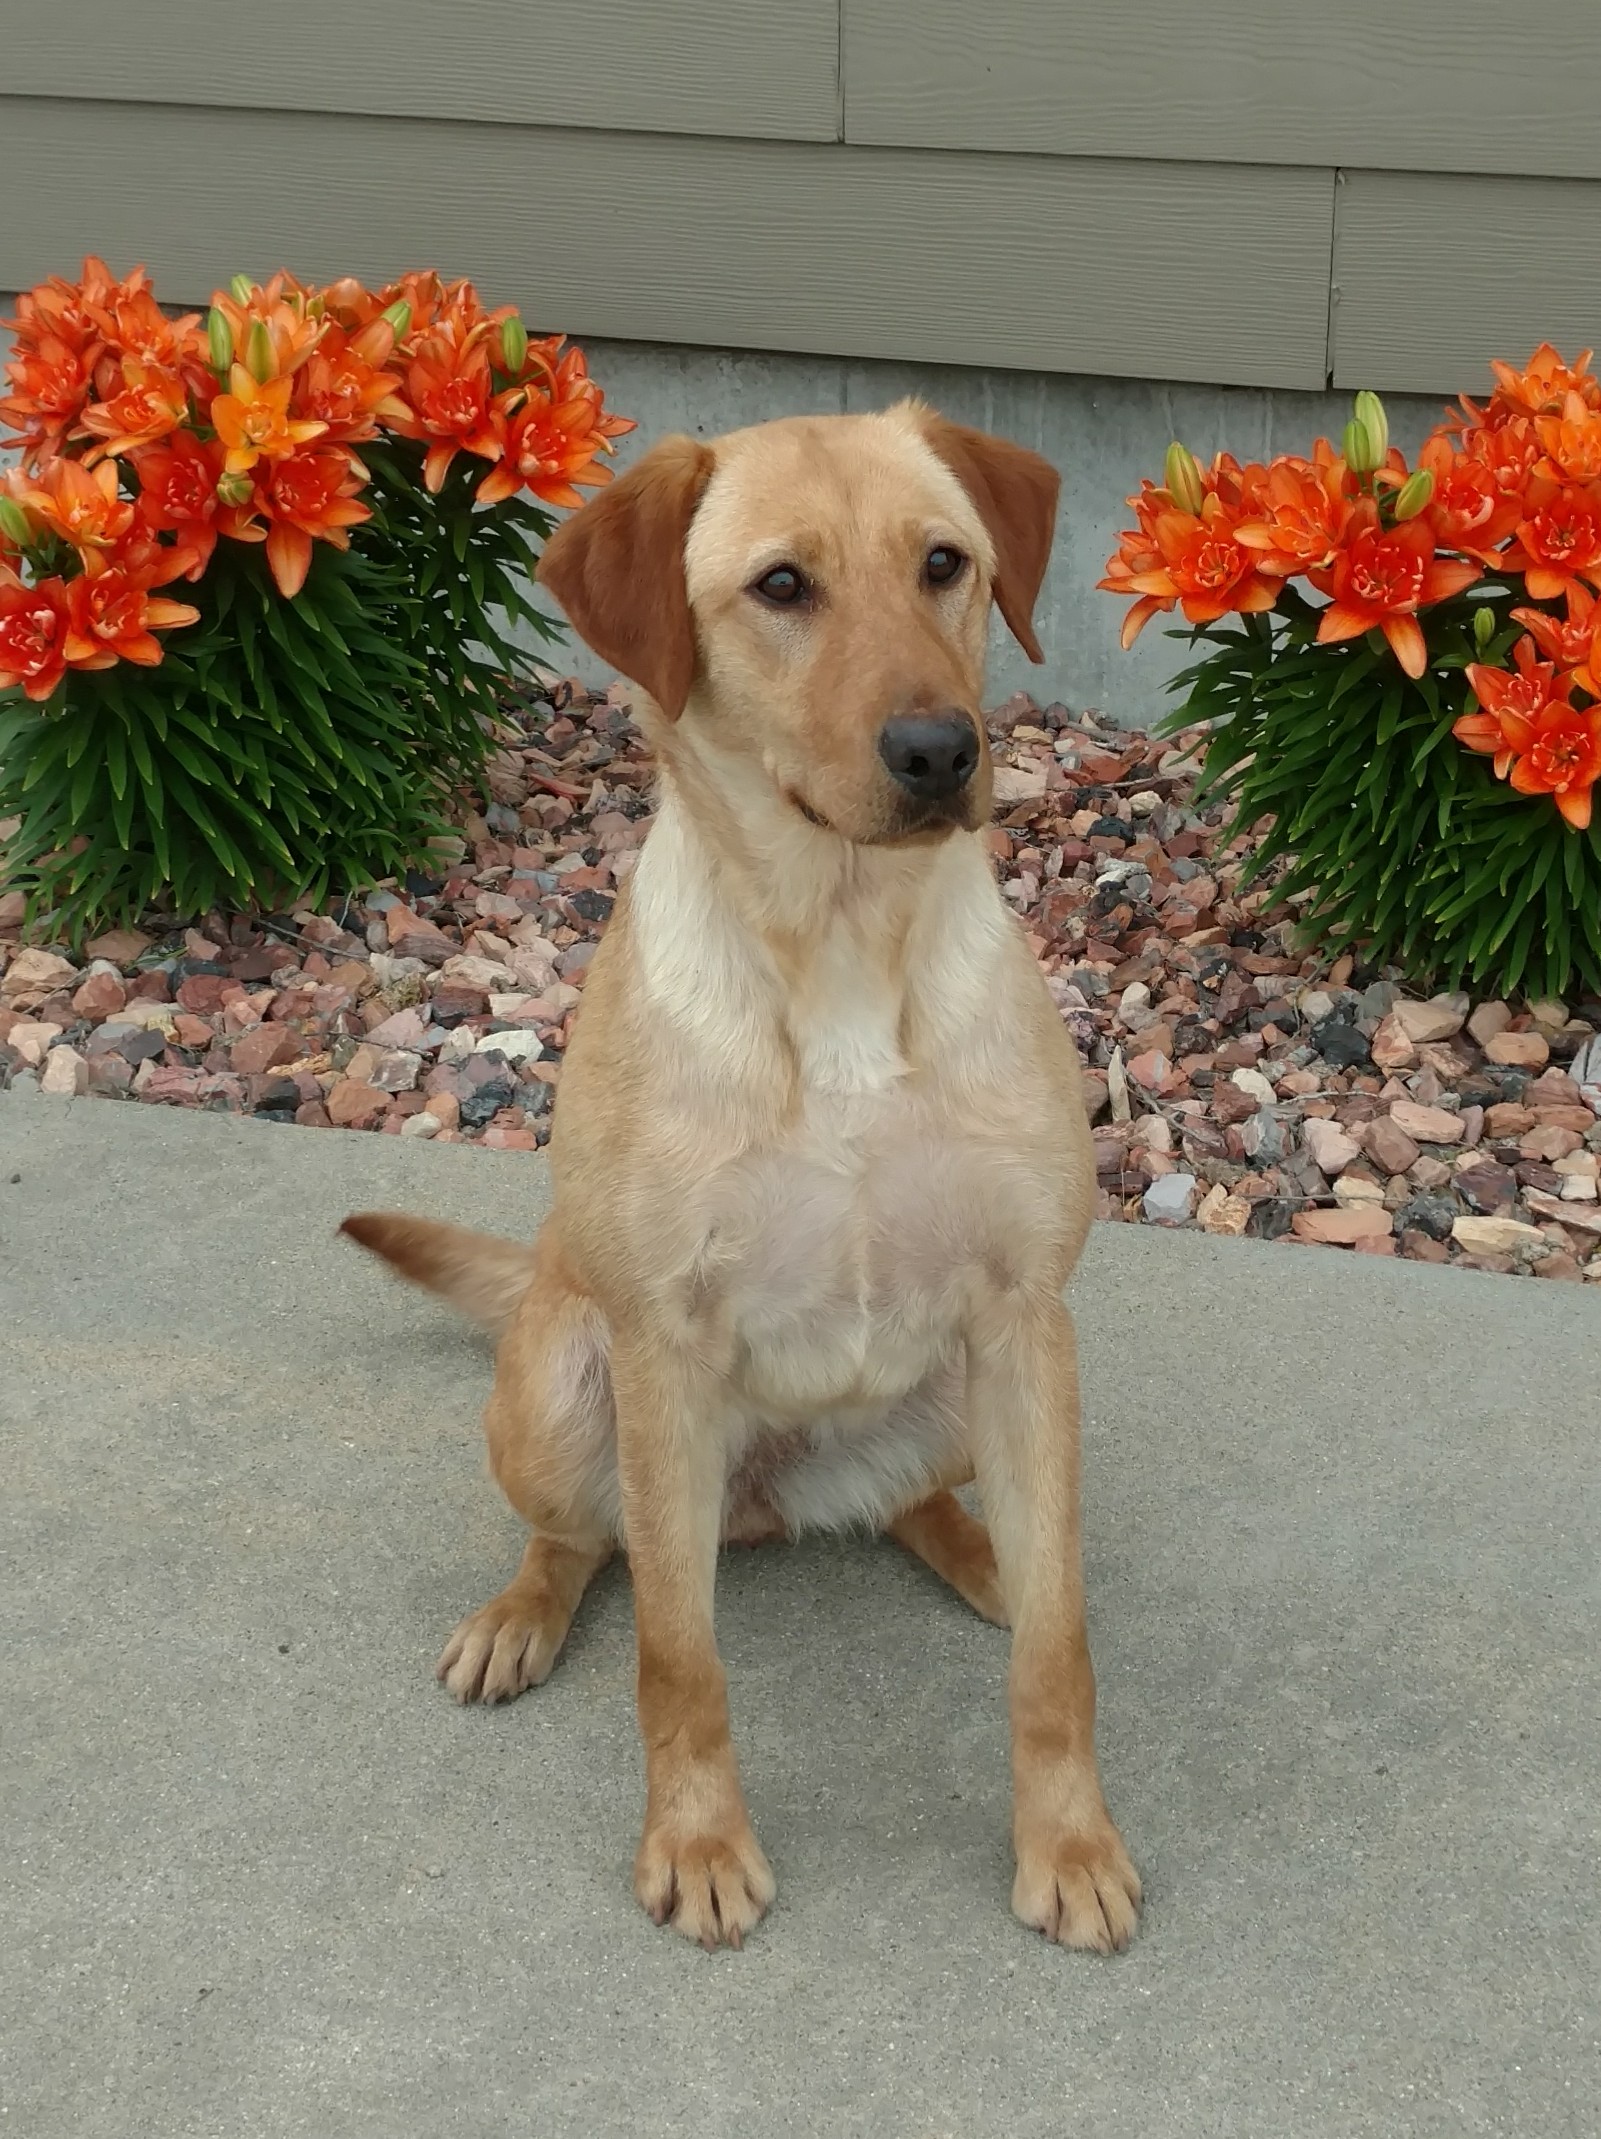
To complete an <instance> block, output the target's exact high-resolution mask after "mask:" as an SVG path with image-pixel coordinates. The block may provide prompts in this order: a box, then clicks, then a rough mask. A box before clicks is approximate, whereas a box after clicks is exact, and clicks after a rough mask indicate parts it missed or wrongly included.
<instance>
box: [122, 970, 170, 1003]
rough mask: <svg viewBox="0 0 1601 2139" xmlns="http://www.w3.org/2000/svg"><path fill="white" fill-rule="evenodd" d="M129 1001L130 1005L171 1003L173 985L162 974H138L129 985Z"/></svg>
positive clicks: (152, 972) (155, 972)
mask: <svg viewBox="0 0 1601 2139" xmlns="http://www.w3.org/2000/svg"><path fill="white" fill-rule="evenodd" d="M128 1000H129V1002H130V1003H170V1002H171V1001H172V983H171V981H170V980H169V979H168V977H167V975H166V974H165V973H162V972H158V971H154V970H152V971H151V972H149V973H136V974H135V975H134V977H133V978H132V980H130V981H129V983H128Z"/></svg>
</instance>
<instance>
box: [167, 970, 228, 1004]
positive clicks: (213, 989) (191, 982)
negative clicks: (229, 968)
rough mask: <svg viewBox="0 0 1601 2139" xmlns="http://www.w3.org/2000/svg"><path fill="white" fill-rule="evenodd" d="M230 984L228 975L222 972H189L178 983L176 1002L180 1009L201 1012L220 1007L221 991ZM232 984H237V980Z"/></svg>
mask: <svg viewBox="0 0 1601 2139" xmlns="http://www.w3.org/2000/svg"><path fill="white" fill-rule="evenodd" d="M229 985H230V977H229V976H228V975H226V974H222V973H191V974H190V975H189V977H188V979H187V980H182V981H180V982H179V983H178V1004H179V1007H180V1008H181V1009H184V1010H189V1011H193V1012H195V1013H196V1014H202V1013H204V1012H206V1011H216V1010H220V1009H221V1008H222V1000H223V997H222V991H223V989H224V988H226V987H228V986H229ZM232 985H234V986H237V985H238V983H237V982H233V983H232Z"/></svg>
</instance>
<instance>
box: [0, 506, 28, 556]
mask: <svg viewBox="0 0 1601 2139" xmlns="http://www.w3.org/2000/svg"><path fill="white" fill-rule="evenodd" d="M0 535H4V536H5V538H6V540H7V541H8V542H14V543H16V544H17V546H18V548H19V549H20V548H24V547H26V545H27V544H28V543H30V542H31V541H32V540H33V528H32V525H31V524H30V522H29V519H28V515H27V514H26V513H25V512H24V511H23V509H22V507H21V506H20V505H19V504H18V503H17V501H16V499H15V498H4V497H0Z"/></svg>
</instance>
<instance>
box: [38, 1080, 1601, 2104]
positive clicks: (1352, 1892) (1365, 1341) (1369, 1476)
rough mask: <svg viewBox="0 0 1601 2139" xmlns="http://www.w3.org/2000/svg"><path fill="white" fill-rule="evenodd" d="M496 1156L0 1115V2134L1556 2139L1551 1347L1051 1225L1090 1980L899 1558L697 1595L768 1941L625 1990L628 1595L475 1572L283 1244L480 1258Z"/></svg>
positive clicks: (1575, 1774) (303, 1263)
mask: <svg viewBox="0 0 1601 2139" xmlns="http://www.w3.org/2000/svg"><path fill="white" fill-rule="evenodd" d="M542 1181H543V1175H542V1169H541V1167H540V1165H539V1164H538V1163H537V1162H535V1161H533V1160H525V1159H521V1158H518V1157H514V1156H510V1155H508V1156H504V1157H501V1156H495V1155H491V1154H488V1153H485V1152H482V1151H473V1150H466V1149H461V1148H456V1149H439V1148H433V1147H429V1146H426V1145H425V1146H421V1147H419V1146H417V1145H415V1144H405V1145H403V1144H401V1143H399V1142H398V1141H397V1140H395V1139H392V1138H381V1137H361V1136H353V1135H345V1136H338V1135H334V1134H331V1133H324V1134H307V1133H301V1132H298V1131H290V1130H284V1129H277V1128H271V1127H265V1126H262V1125H260V1124H256V1123H251V1122H241V1121H237V1120H234V1119H230V1118H225V1117H219V1116H197V1115H180V1114H168V1113H165V1112H160V1111H157V1110H154V1109H147V1108H139V1107H132V1106H126V1107H116V1106H112V1105H110V1104H107V1103H104V1102H101V1101H91V1102H79V1103H76V1104H72V1105H70V1106H69V1105H67V1104H65V1103H62V1102H52V1101H46V1100H42V1099H37V1098H23V1097H21V1096H12V1097H10V1098H8V1099H0V1423H3V1449H0V1465H3V1470H0V1475H3V1478H4V1494H3V1533H0V1608H3V1612H4V1639H3V1645H0V1672H3V1683H0V1820H3V1840H4V1870H5V1886H6V1890H7V1892H6V1909H5V1916H6V1919H7V1925H6V1931H5V1935H4V1937H3V1939H0V2109H3V2110H4V2112H5V2114H4V2117H3V2120H0V2131H3V2132H4V2133H10V2134H15V2135H18V2139H24V2135H25V2139H69V2135H70V2139H190V2135H195V2139H199V2135H206V2139H257V2135H262V2139H268V2135H270V2139H288V2135H290V2134H295V2135H306V2139H413V2135H416V2139H435V2135H444V2134H450V2135H452V2139H455V2135H461V2139H500V2135H513V2134H515V2135H518V2139H522V2135H531V2139H607V2135H612V2134H627V2135H629V2139H656V2135H658V2134H660V2135H676V2134H684V2135H691V2134H693V2135H695V2139H722V2135H725V2134H726V2135H730V2139H731V2135H734V2134H739V2135H740V2139H769V2135H772V2139H789V2135H796V2139H800V2135H806V2139H814V2135H815V2139H824V2135H826V2139H1047V2135H1049V2139H1057V2135H1063V2134H1070V2135H1073V2139H1113V2135H1114V2134H1115V2135H1117V2139H1200V2135H1203V2134H1205V2135H1216V2139H1346V2135H1356V2134H1371V2135H1374V2139H1406V2135H1412V2134H1420V2135H1421V2134H1428V2135H1430V2139H1465V2135H1469V2134H1478V2133H1497V2134H1500V2133H1517V2134H1528V2135H1529V2139H1569V2135H1571V2139H1580V2135H1585V2139H1590V2135H1593V2134H1594V2133H1595V2131H1596V2130H1597V2127H1598V2120H1601V2108H1598V2104H1601V2047H1598V2020H1597V2006H1598V1989H1601V1871H1598V1842H1601V1811H1598V1807H1601V1585H1598V1573H1597V1566H1598V1557H1601V1483H1598V1479H1601V1461H1598V1457H1601V1394H1598V1390H1601V1300H1598V1299H1597V1297H1596V1295H1595V1292H1594V1289H1593V1288H1590V1289H1586V1290H1584V1291H1581V1289H1580V1288H1579V1287H1577V1286H1564V1285H1543V1284H1532V1283H1514V1282H1512V1281H1511V1280H1507V1279H1501V1278H1485V1277H1477V1276H1471V1275H1468V1274H1465V1273H1461V1272H1445V1271H1438V1270H1433V1269H1429V1268H1425V1267H1422V1266H1416V1265H1397V1264H1388V1263H1383V1262H1379V1261H1370V1260H1356V1259H1354V1258H1350V1257H1341V1256H1338V1255H1335V1254H1332V1253H1329V1252H1325V1251H1322V1250H1311V1249H1307V1250H1302V1251H1296V1250H1292V1249H1289V1248H1283V1247H1275V1248H1264V1247H1258V1246H1255V1245H1252V1244H1249V1243H1243V1242H1213V1241H1209V1240H1203V1239H1198V1238H1193V1237H1187V1236H1186V1237H1176V1236H1165V1235H1160V1234H1153V1233H1150V1232H1145V1231H1136V1230H1134V1229H1126V1230H1125V1229H1120V1228H1115V1227H1100V1228H1097V1230H1096V1235H1095V1239H1094V1243H1093V1246H1092V1250H1091V1254H1090V1257H1089V1260H1088V1265H1087V1267H1086V1269H1085V1271H1084V1274H1083V1278H1082V1282H1081V1284H1080V1286H1079V1299H1078V1306H1079V1312H1080V1326H1081V1329H1082V1332H1083V1336H1084V1349H1085V1381H1086V1391H1087V1402H1088V1420H1087V1451H1088V1460H1087V1499H1088V1532H1089V1569H1090V1593H1091V1606H1092V1630H1093V1634H1094V1640H1095V1650H1096V1660H1097V1664H1098V1666H1099V1671H1100V1679H1101V1687H1102V1723H1101V1732H1102V1751H1103V1760H1104V1767H1105V1772H1106V1782H1107V1789H1108V1793H1109V1796H1110V1798H1111V1802H1112V1805H1113V1807H1114V1810H1115V1811H1116V1813H1117V1815H1118V1817H1119V1819H1120V1821H1121V1822H1122V1825H1123V1829H1124V1832H1125V1834H1126V1835H1127V1837H1128V1840H1129V1843H1130V1846H1131V1848H1132V1849H1133V1852H1134V1855H1135V1857H1136V1859H1137V1861H1138V1862H1139V1864H1140V1866H1141V1868H1142V1870H1143V1871H1144V1873H1145V1876H1146V1880H1147V1888H1148V1893H1149V1907H1148V1910H1147V1914H1146V1919H1145V1925H1144V1930H1143V1933H1142V1936H1141V1937H1140V1939H1139V1941H1138V1942H1137V1944H1136V1945H1135V1947H1134V1948H1133V1949H1132V1950H1131V1952H1130V1953H1129V1954H1128V1955H1126V1956H1125V1957H1124V1958H1122V1959H1121V1960H1117V1961H1113V1962H1097V1961H1094V1960H1091V1959H1088V1958H1085V1957H1081V1956H1077V1955H1070V1954H1064V1953H1060V1952H1056V1951H1053V1950H1051V1949H1050V1948H1047V1947H1046V1946H1045V1945H1043V1944H1042V1943H1041V1942H1040V1941H1038V1940H1037V1939H1034V1938H1032V1937H1030V1936H1029V1935H1027V1934H1025V1933H1024V1932H1023V1931H1022V1930H1021V1929H1020V1928H1019V1927H1018V1926H1017V1925H1016V1924H1015V1923H1014V1922H1013V1921H1012V1919H1011V1917H1010V1915H1009V1914H1008V1912H1007V1907H1006V1899H1007V1890H1008V1880H1009V1871H1008V1852H1007V1781H1006V1760H1005V1718H1004V1700H1003V1678H1004V1671H1005V1660H1006V1643H1005V1637H1004V1636H1003V1635H1001V1634H999V1633H997V1632H996V1631H995V1630H994V1629H992V1628H989V1627H987V1626H985V1625H983V1624H982V1623H981V1622H980V1621H978V1620H977V1619H975V1618H973V1617H972V1616H971V1615H970V1614H968V1613H966V1612H965V1611H964V1610H963V1609H962V1608H961V1606H960V1605H958V1604H957V1603H956V1601H955V1600H954V1599H953V1598H952V1597H951V1596H949V1595H948V1594H947V1593H946V1592H944V1591H943V1590H942V1589H941V1588H940V1587H939V1586H938V1585H937V1584H936V1583H935V1582H934V1581H933V1579H932V1578H931V1577H929V1576H927V1575H926V1574H925V1573H924V1571H923V1570H921V1569H920V1568H918V1567H916V1566H915V1565H913V1564H912V1563H910V1562H909V1561H906V1560H904V1559H902V1558H901V1557H899V1556H898V1555H897V1554H896V1553H895V1552H894V1551H893V1550H892V1549H891V1548H890V1547H888V1546H884V1545H880V1544H873V1543H869V1542H865V1541H863V1542H845V1543H810V1544H807V1545H805V1546H803V1547H800V1548H797V1549H793V1550H782V1549H768V1550H764V1551H762V1552H760V1553H755V1554H740V1555H736V1556H734V1557H732V1558H731V1559H730V1560H729V1561H728V1562H727V1563H725V1574H724V1579H723V1582H722V1586H721V1590H720V1626H721V1630H722V1638H723V1644H724V1651H725V1655H726V1657H727V1661H728V1666H729V1673H730V1679H731V1683H732V1688H733V1699H734V1707H735V1712H736V1729H737V1734H738V1740H739V1745H740V1750H741V1754H742V1757H743V1762H744V1772H745V1779H746V1784H747V1788H748V1791H749V1795H750V1800H751V1805H752V1809H753V1813H754V1816H755V1820H756V1825H757V1828H758V1831H759V1833H760V1834H761V1836H762V1839H763V1841H764V1843H765V1845H766V1848H767V1850H768V1853H769V1855H770V1856H771V1858H772V1860H773V1864H774V1867H775V1869H776V1871H777V1874H778V1879H779V1900H778V1904H777V1907H776V1908H775V1910H774V1912H773V1914H772V1916H771V1917H770V1918H769V1920H768V1922H767V1923H766V1924H765V1925H764V1926H763V1927H762V1929H761V1930H760V1932H759V1933H758V1934H757V1936H756V1937H755V1939H754V1940H753V1942H752V1944H751V1945H750V1947H749V1948H748V1949H747V1950H746V1951H745V1952H744V1953H743V1954H720V1955H717V1956H715V1957H709V1956H706V1955H703V1954H701V1953H700V1952H698V1951H697V1950H696V1949H694V1948H692V1947H689V1946H687V1945H685V1944H684V1943H682V1942H681V1941H679V1940H677V1939H674V1938H671V1937H668V1936H666V1935H665V1934H662V1933H659V1932H657V1931H655V1930H653V1929H652V1928H651V1926H650V1925H649V1924H648V1922H647V1921H646V1919H645V1918H644V1917H643V1916H642V1915H641V1914H640V1913H639V1911H638V1910H637V1909H636V1908H635V1906H634V1904H633V1901H632V1899H631V1896H630V1892H629V1865H630V1861H631V1858H632V1853H633V1848H634V1842H635V1838H636V1829H637V1824H638V1819H639V1814H640V1809H641V1781H640V1762H639V1758H638V1753H637V1749H636V1744H635V1737H634V1726H633V1720H632V1714H631V1708H630V1684H631V1675H632V1630H631V1623H630V1617H629V1610H628V1598H627V1586H626V1576H625V1575H624V1574H623V1573H622V1572H620V1571H619V1570H617V1569H613V1570H612V1571H611V1572H610V1573H609V1574H608V1575H607V1576H606V1577H604V1578H603V1579H602V1581H601V1582H600V1584H599V1585H598V1586H597V1590H596V1592H595V1594H594V1595H593V1596H592V1597H591V1599H590V1600H589V1602H588V1604H587V1605H586V1608H585V1610H584V1612H583V1614H582V1616H581V1618H580V1621H579V1624H578V1627H577V1629H576V1630H575V1633H574V1637H573V1640H572V1643H571V1646H570V1649H569V1652H568V1654H567V1656H566V1658H565V1660H564V1661H563V1663H562V1665H561V1666H560V1668H559V1669H558V1671H557V1673H556V1675H555V1677H554V1678H553V1679H552V1680H551V1682H550V1684H549V1685H548V1686H547V1687H545V1688H544V1689H543V1690H542V1691H539V1692H536V1693H533V1694H531V1695H528V1696H525V1698H524V1699H522V1700H521V1701H519V1702H517V1703H516V1704H515V1705H513V1706H512V1707H510V1708H507V1709H501V1710H496V1711H477V1710H474V1711H462V1710H460V1709H457V1708H456V1707H454V1706H453V1704H452V1703H451V1702H450V1701H449V1700H448V1699H447V1698H446V1696H445V1695H444V1694H443V1693H442V1692H441V1690H440V1689H439V1688H437V1687H436V1686H435V1685H434V1684H433V1681H432V1677H431V1669H430V1667H431V1665H432V1661H433V1658H434V1655H435V1653H436V1652H437V1650H438V1648H439V1646H440V1644H441V1642H442V1641H443V1638H444V1636H445V1634H446V1632H447V1631H448V1629H449V1627H450V1626H451V1624H452V1623H453V1621H454V1620H455V1619H456V1617H457V1616H458V1615H459V1614H460V1613H461V1612H462V1611H464V1610H465V1609H467V1608H468V1607H470V1606H472V1605H475V1604H477V1603H480V1602H481V1601H482V1600H483V1599H484V1598H485V1597H487V1596H488V1595H489V1594H490V1593H491V1592H492V1591H493V1590H494V1589H495V1588H497V1587H498V1586H499V1584H500V1583H501V1582H502V1581H503V1580H504V1579H505V1577H506V1575H507V1574H508V1572H509V1571H510V1569H511V1568H512V1566H513V1564H514V1561H515V1557H516V1552H517V1547H518V1527H517V1525H516V1523H515V1521H514V1519H513V1518H512V1517H511V1515H510V1514H509V1512H508V1511H507V1510H506V1509H505V1508H504V1506H503V1505H502V1504H501V1503H500V1501H499V1499H498V1497H497V1496H496V1494H495V1493H494V1491H493V1489H492V1488H491V1486H490V1485H489V1484H488V1483H487V1482H486V1480H485V1477H484V1474H483V1459H482V1452H481V1446H480V1442H479V1435H478V1424H477V1413H478V1409H479V1405H480V1403H481V1400H482V1397H483V1395H484V1393H485V1390H486V1388H487V1384H488V1374H489V1362H488V1357H487V1353H486V1351H485V1349H484V1348H483V1347H482V1346H481V1345H480V1343H479V1342H478V1341H477V1340H476V1339H475V1337H474V1336H473V1335H472V1334H471V1333H470V1332H468V1331H467V1330H465V1329H464V1328H463V1327H462V1326H461V1325H459V1324H457V1323H456V1322H454V1321H452V1320H451V1319H450V1318H449V1316H448V1315H447V1314H446V1313H445V1312H444V1311H443V1310H442V1309H436V1308H435V1306H434V1305H433V1304H432V1303H430V1302H428V1301H426V1300H425V1299H423V1298H422V1297H421V1296H420V1295H416V1294H410V1293H407V1292H404V1291H403V1290H402V1289H401V1288H399V1287H398V1286H394V1285H392V1284H390V1283H389V1282H388V1281H387V1280H386V1279H385V1278H384V1276H383V1274H382V1273H381V1272H380V1271H379V1270H378V1269H377V1268H376V1266H374V1265H372V1264H370V1263H368V1262H366V1261H365V1260H363V1259H361V1258H360V1257H358V1256H357V1255H356V1253H355V1252H354V1251H352V1250H349V1249H347V1248H346V1247H345V1246H344V1244H343V1243H340V1242H337V1241H335V1240H334V1238H333V1237H332V1233H333V1227H334V1225H335V1223H336V1221H337V1220H338V1218H339V1217H340V1216H341V1215H343V1213H344V1212H345V1211H347V1210H349V1209H351V1208H353V1207H359V1206H363V1205H369V1206H370V1205H373V1204H379V1205H383V1204H396V1205H401V1206H409V1207H411V1208H414V1209H419V1210H427V1211H431V1212H434V1213H436V1214H438V1215H441V1216H447V1217H451V1218H455V1219H458V1220H464V1221H467V1222H469V1223H479V1224H483V1225H485V1226H488V1227H492V1228H495V1229H499V1230H503V1231H510V1232H518V1231H527V1230H529V1229H531V1227H532V1224H533V1222H534V1219H535V1217H536V1214H537V1212H538V1209H539V1207H540V1202H541V1195H542Z"/></svg>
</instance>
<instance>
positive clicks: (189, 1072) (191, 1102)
mask: <svg viewBox="0 0 1601 2139" xmlns="http://www.w3.org/2000/svg"><path fill="white" fill-rule="evenodd" d="M204 1074H205V1073H204V1071H202V1070H197V1069H186V1068H175V1067H173V1066H172V1065H170V1064H168V1063H164V1062H158V1063H156V1064H155V1066H154V1068H153V1069H152V1071H151V1074H150V1076H149V1077H148V1078H147V1079H146V1080H145V1082H144V1083H143V1084H142V1085H141V1086H140V1087H139V1097H140V1098H141V1099H142V1100H143V1101H144V1102H145V1104H146V1105H147V1106H152V1107H197V1106H199V1104H200V1086H201V1081H202V1079H203V1077H204Z"/></svg>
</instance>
